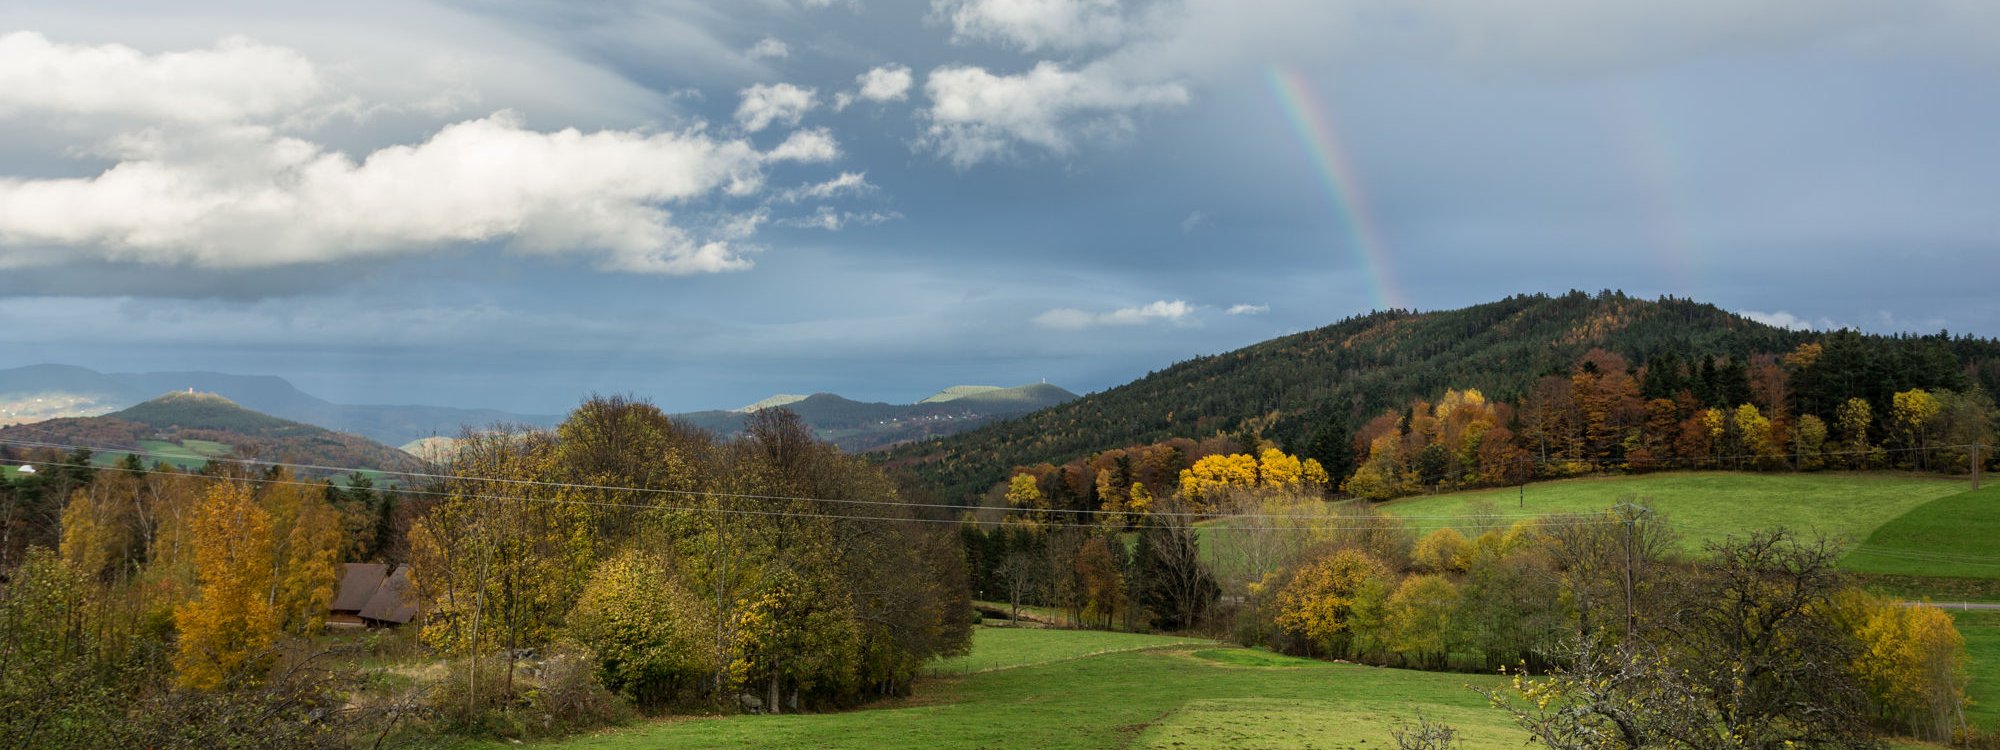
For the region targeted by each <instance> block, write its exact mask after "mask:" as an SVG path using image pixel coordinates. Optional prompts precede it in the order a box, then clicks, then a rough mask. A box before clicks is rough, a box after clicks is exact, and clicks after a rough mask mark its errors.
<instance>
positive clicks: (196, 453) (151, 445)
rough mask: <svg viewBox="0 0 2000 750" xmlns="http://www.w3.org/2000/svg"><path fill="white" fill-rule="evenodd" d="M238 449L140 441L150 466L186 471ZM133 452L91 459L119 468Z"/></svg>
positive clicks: (192, 442) (141, 456)
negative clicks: (164, 465) (162, 466)
mask: <svg viewBox="0 0 2000 750" xmlns="http://www.w3.org/2000/svg"><path fill="white" fill-rule="evenodd" d="M235 450H236V448H235V447H234V446H230V445H228V444H225V443H217V442H214V441H210V440H183V441H180V442H178V443H176V442H171V441H167V440H141V441H139V451H140V453H139V459H140V460H141V461H142V462H144V463H145V464H146V465H147V466H152V465H153V464H155V463H161V462H164V463H166V464H167V465H169V466H173V467H175V468H178V469H183V470H194V469H200V468H201V467H203V466H206V465H207V464H208V460H209V459H211V458H215V457H217V456H227V455H229V454H230V453H231V452H233V451H235ZM129 453H130V451H102V452H99V453H96V454H94V455H92V456H91V457H90V463H91V464H92V465H95V466H116V465H118V462H120V461H123V460H125V456H126V455H128V454H129Z"/></svg>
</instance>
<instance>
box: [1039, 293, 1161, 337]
mask: <svg viewBox="0 0 2000 750" xmlns="http://www.w3.org/2000/svg"><path fill="white" fill-rule="evenodd" d="M1193 313H1194V306H1192V305H1189V304H1188V303H1187V302H1185V301H1182V300H1173V301H1171V302H1169V301H1167V300H1159V301H1156V302H1150V303H1147V304H1145V305H1140V306H1138V307H1121V308H1119V309H1116V310H1112V311H1111V312H1107V313H1092V312H1088V311H1085V310H1079V309H1076V308H1074V307H1058V308H1056V309H1053V310H1050V311H1048V312H1045V313H1042V314H1040V315H1037V316H1035V319H1034V323H1035V325H1038V326H1041V327H1043V328H1054V329H1058V330H1065V331H1075V330H1081V329H1084V328H1090V327H1093V326H1135V325H1144V324H1147V323H1155V322H1167V323H1181V322H1184V321H1185V320H1186V319H1187V317H1188V316H1189V315H1191V314H1193Z"/></svg>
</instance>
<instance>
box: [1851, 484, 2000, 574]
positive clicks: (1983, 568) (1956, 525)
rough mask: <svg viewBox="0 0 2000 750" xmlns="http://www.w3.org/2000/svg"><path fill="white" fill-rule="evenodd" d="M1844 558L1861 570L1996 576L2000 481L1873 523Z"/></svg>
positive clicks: (1999, 549) (1999, 562)
mask: <svg viewBox="0 0 2000 750" xmlns="http://www.w3.org/2000/svg"><path fill="white" fill-rule="evenodd" d="M1842 562H1843V563H1844V564H1845V565H1846V566H1847V567H1848V568H1850V569H1852V570H1856V571H1860V572H1864V573H1882V574H1888V575H1902V576H1952V577H1958V578H2000V486H1988V487H1986V488H1984V489H1980V490H1978V491H1969V492H1959V493H1956V494H1952V495H1947V496H1945V497H1941V498H1938V499H1936V500H1932V501H1930V502H1928V503H1924V504H1922V505H1919V506H1917V507H1915V508H1912V509H1910V510H1909V511H1908V512H1906V513H1904V514H1902V515H1900V516H1897V517H1895V518H1892V519H1890V520H1889V521H1888V522H1887V523H1883V524H1881V525H1880V526H1877V527H1876V528H1875V529H1874V530H1873V532H1872V533H1870V534H1869V535H1868V537H1867V538H1866V539H1865V540H1864V541H1863V542H1862V543H1861V544H1860V545H1858V546H1856V547H1855V548H1854V550H1853V551H1852V552H1850V553H1848V555H1847V558H1846V559H1845V560H1843V561H1842Z"/></svg>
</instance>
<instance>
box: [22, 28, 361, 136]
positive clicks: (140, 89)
mask: <svg viewBox="0 0 2000 750" xmlns="http://www.w3.org/2000/svg"><path fill="white" fill-rule="evenodd" d="M322 93H323V84H322V81H321V79H320V75H319V73H318V71H317V70H316V69H315V68H314V67H313V64H312V62H311V61H309V60H307V59H306V58H305V57H304V56H303V55H300V54H299V53H297V52H294V51H292V50H289V49H285V48H283V47H272V46H268V45H262V44H258V43H256V42H253V41H251V40H249V39H245V38H242V37H231V38H228V39H224V40H222V41H221V42H219V43H217V44H216V45H215V46H214V47H212V48H209V49H198V50H189V51H185V52H169V53H164V54H158V55H146V54H143V53H141V52H139V51H138V50H135V49H133V48H131V47H126V46H123V45H118V44H105V45H96V46H85V45H71V44H57V43H55V42H51V41H49V40H48V38H46V37H44V36H42V35H41V34H37V33H35V32H31V31H21V32H15V33H11V34H6V35H4V36H0V115H5V114H8V113H15V112H38V113H46V114H54V115H81V116H93V115H108V116H114V117H120V118H133V119H143V120H151V121H168V122H196V123H227V122H240V121H243V120H248V119H253V118H262V117H271V116H276V115H280V114H284V113H287V112H291V111H293V110H295V109H298V108H300V107H302V106H304V105H306V104H308V103H311V102H313V101H314V100H316V99H318V98H319V97H320V96H321V94H322Z"/></svg>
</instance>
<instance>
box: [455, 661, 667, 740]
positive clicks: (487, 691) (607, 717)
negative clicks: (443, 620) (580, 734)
mask: <svg viewBox="0 0 2000 750" xmlns="http://www.w3.org/2000/svg"><path fill="white" fill-rule="evenodd" d="M447 666H448V668H449V671H448V672H446V676H445V678H444V679H443V680H441V681H439V682H438V683H437V684H436V685H435V686H433V687H432V689H431V692H430V695H429V699H428V700H427V701H426V703H427V707H428V709H429V711H428V713H429V715H430V717H431V720H432V722H433V724H434V725H435V726H436V727H437V728H438V729H440V730H443V731H445V732H450V733H453V734H460V735H466V736H474V737H505V738H510V739H511V738H528V737H550V736H557V735H563V734H569V733H573V732H577V731H581V730H585V729H591V728H595V727H600V726H605V725H609V724H614V723H617V722H620V721H623V720H625V719H626V718H627V717H628V716H630V713H631V710H630V707H629V705H628V704H626V703H625V702H623V701H622V700H620V699H619V698H618V696H616V695H614V694H612V693H611V691H609V690H606V689H605V688H604V684H603V683H602V682H600V681H599V680H598V678H597V667H596V657H595V656H594V655H592V654H591V653H590V651H589V650H588V649H584V648H582V647H579V646H575V645H559V646H557V647H556V648H555V650H554V651H553V652H552V653H550V654H549V656H548V657H547V658H545V659H543V660H541V661H539V662H525V661H524V662H519V663H516V664H515V665H514V667H513V671H514V675H513V677H514V679H513V682H512V685H511V689H510V686H509V683H508V679H507V677H508V675H507V673H508V668H509V667H508V664H507V661H506V660H504V659H500V658H497V657H485V658H482V659H478V660H476V661H475V660H470V659H465V660H458V661H454V662H451V663H449V664H448V665H447Z"/></svg>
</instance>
